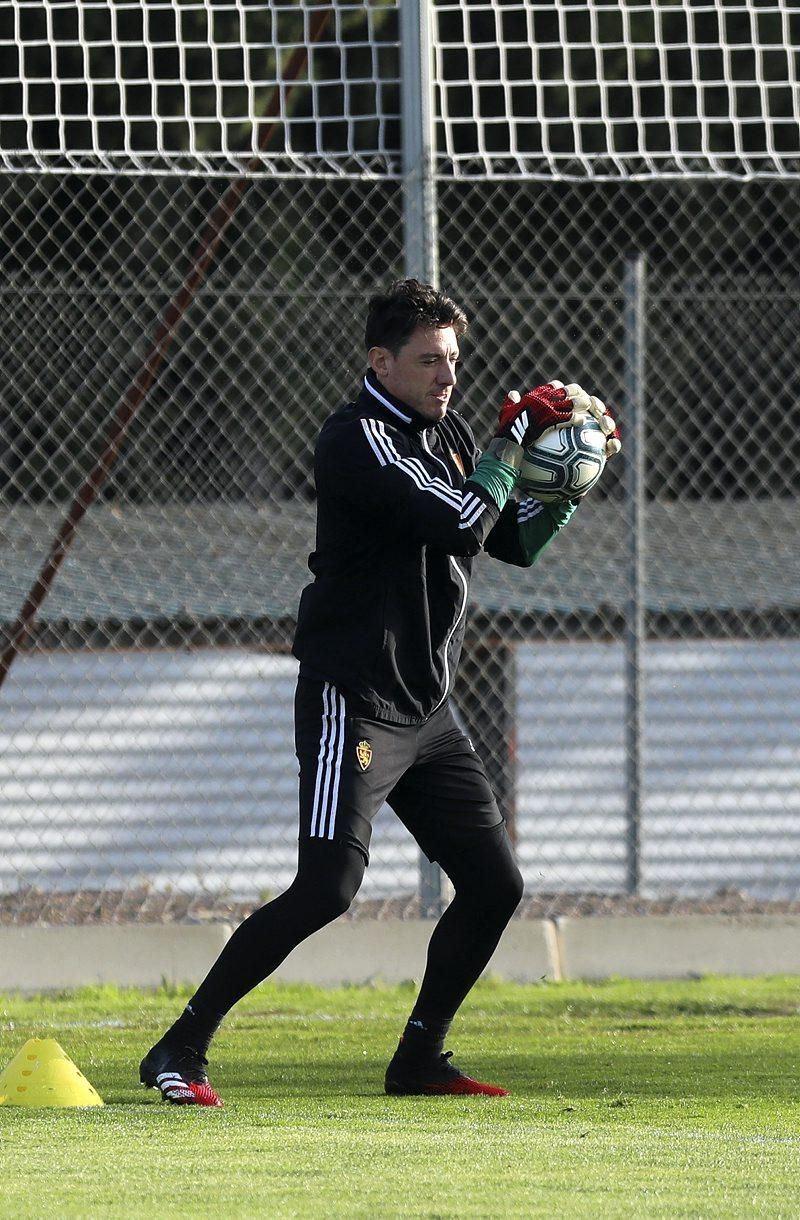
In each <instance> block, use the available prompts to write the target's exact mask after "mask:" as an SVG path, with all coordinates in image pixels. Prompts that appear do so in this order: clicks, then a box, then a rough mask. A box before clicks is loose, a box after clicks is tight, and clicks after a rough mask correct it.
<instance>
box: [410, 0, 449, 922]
mask: <svg viewBox="0 0 800 1220" xmlns="http://www.w3.org/2000/svg"><path fill="white" fill-rule="evenodd" d="M432 16H433V15H432V11H431V4H430V0H403V3H402V4H401V5H400V47H401V68H400V70H401V77H402V79H401V86H400V90H401V99H402V122H403V126H402V141H403V241H404V250H405V274H406V275H407V276H414V277H415V278H416V279H418V280H422V282H423V283H427V284H434V285H436V286H438V282H439V242H438V224H437V217H436V183H435V180H434V174H433V149H434V146H435V139H436V133H435V125H434V105H433V63H432V56H433V39H432V24H431V23H432ZM419 899H420V908H421V914H422V915H423V916H438V915H440V914H441V912H442V908H443V906H444V896H443V877H442V871H441V869H440V868H439V865H438V864H433V863H431V861H430V860H428V858H427V857H426V856H425V855H423V853H422V852H420V854H419Z"/></svg>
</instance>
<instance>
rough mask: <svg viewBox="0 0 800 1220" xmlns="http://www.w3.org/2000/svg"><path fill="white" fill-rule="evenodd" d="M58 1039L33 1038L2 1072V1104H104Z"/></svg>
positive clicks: (0, 1087) (0, 1074) (0, 1086)
mask: <svg viewBox="0 0 800 1220" xmlns="http://www.w3.org/2000/svg"><path fill="white" fill-rule="evenodd" d="M102 1104H103V1099H102V1097H101V1096H100V1094H99V1093H98V1092H97V1090H96V1089H94V1088H93V1087H92V1086H91V1085H90V1084H89V1081H88V1080H87V1079H86V1077H85V1076H84V1075H83V1073H82V1072H79V1071H78V1069H77V1068H76V1066H75V1064H74V1063H73V1062H72V1060H71V1059H70V1057H69V1055H67V1054H65V1053H64V1051H63V1050H62V1049H61V1047H60V1046H59V1045H58V1043H57V1042H56V1041H55V1039H54V1038H30V1039H29V1040H28V1041H27V1042H26V1043H25V1045H24V1046H23V1048H22V1050H20V1051H17V1053H16V1055H15V1056H14V1058H13V1059H12V1060H11V1062H10V1063H9V1064H8V1066H7V1067H6V1069H5V1071H4V1072H0V1106H102Z"/></svg>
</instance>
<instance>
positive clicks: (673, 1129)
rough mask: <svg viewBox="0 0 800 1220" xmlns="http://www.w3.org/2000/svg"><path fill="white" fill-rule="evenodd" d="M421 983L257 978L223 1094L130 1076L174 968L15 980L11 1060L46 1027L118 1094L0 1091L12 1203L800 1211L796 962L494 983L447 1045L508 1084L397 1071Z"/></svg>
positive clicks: (169, 1010)
mask: <svg viewBox="0 0 800 1220" xmlns="http://www.w3.org/2000/svg"><path fill="white" fill-rule="evenodd" d="M187 994H188V993H187ZM412 997H413V990H412V989H411V987H410V986H409V987H393V988H388V987H387V988H385V989H382V988H348V989H344V990H340V991H322V990H318V989H316V988H311V987H290V986H286V985H279V984H272V985H269V984H268V985H265V986H263V987H261V988H260V989H259V990H258V991H256V992H255V993H254V994H253V995H252V996H250V997H248V999H247V1000H245V1001H244V1002H243V1003H242V1004H241V1005H239V1006H238V1008H237V1009H236V1010H235V1011H234V1014H233V1015H232V1016H231V1017H230V1018H229V1019H228V1021H227V1022H226V1024H225V1026H224V1027H223V1030H222V1031H221V1033H220V1035H219V1037H218V1038H217V1040H216V1042H215V1044H214V1047H213V1048H212V1053H213V1060H212V1080H213V1081H214V1083H215V1085H216V1086H217V1088H218V1089H219V1091H220V1092H221V1094H222V1095H223V1097H224V1098H225V1103H226V1104H225V1109H224V1110H199V1109H197V1110H196V1109H181V1108H177V1107H170V1106H167V1105H165V1104H164V1103H162V1102H160V1101H159V1100H158V1098H157V1094H156V1093H154V1092H152V1091H145V1090H143V1089H142V1088H141V1087H139V1086H138V1085H137V1066H138V1062H139V1059H140V1058H141V1056H142V1054H143V1053H144V1051H145V1050H146V1049H147V1048H148V1046H149V1045H150V1043H151V1042H152V1041H153V1040H154V1038H155V1037H156V1036H157V1035H158V1034H159V1033H160V1032H161V1031H162V1029H163V1028H164V1027H165V1026H166V1025H167V1024H168V1023H169V1021H170V1020H171V1019H173V1018H174V1016H175V1015H176V1014H177V1012H178V1011H179V1010H180V1007H181V1004H182V1001H183V1000H184V999H185V998H186V997H185V995H184V993H182V992H175V991H171V992H166V991H163V992H159V993H157V994H155V995H153V994H146V993H143V992H138V991H119V990H116V989H113V988H97V989H92V990H84V991H81V992H77V993H72V994H71V995H64V996H59V997H43V998H38V999H19V998H11V997H7V998H5V999H0V1066H4V1065H5V1064H6V1063H7V1062H8V1060H9V1059H10V1058H11V1057H12V1055H13V1054H15V1053H16V1051H17V1050H18V1049H19V1047H20V1046H21V1045H22V1043H23V1042H24V1041H25V1040H26V1039H27V1038H29V1037H54V1038H56V1039H57V1040H58V1041H59V1042H60V1043H61V1045H62V1046H63V1047H64V1049H65V1050H66V1052H67V1054H69V1055H70V1056H71V1057H72V1058H73V1059H74V1060H75V1062H76V1063H77V1064H78V1066H79V1067H80V1068H81V1070H82V1071H83V1072H84V1073H85V1075H87V1076H88V1077H89V1079H90V1080H91V1081H92V1083H93V1084H94V1085H95V1086H96V1088H98V1089H99V1091H100V1093H101V1094H102V1095H103V1097H104V1098H105V1101H106V1105H105V1107H103V1108H96V1109H86V1110H27V1109H23V1108H16V1107H8V1106H4V1107H0V1215H2V1216H9V1217H15V1218H16V1217H29V1216H30V1217H40V1216H43V1215H47V1214H52V1215H54V1216H55V1215H57V1216H59V1217H60V1216H85V1217H111V1216H120V1217H122V1216H124V1217H138V1216H149V1217H153V1216H155V1217H161V1216H171V1217H172V1216H175V1217H182V1216H187V1217H188V1216H201V1215H202V1216H205V1215H212V1216H217V1217H233V1216H242V1217H244V1216H247V1217H250V1216H262V1217H263V1216H267V1217H273V1216H276V1217H282V1216H314V1217H329V1216H330V1217H339V1216H341V1217H344V1216H347V1217H361V1216H364V1217H366V1216H370V1217H384V1216H387V1217H388V1216H398V1217H400V1216H402V1217H406V1216H426V1217H462V1216H525V1217H530V1216H536V1217H538V1216H542V1217H561V1216H568V1217H570V1218H572V1217H589V1216H592V1217H623V1216H624V1217H632V1216H634V1217H635V1216H643V1217H670V1220H672V1218H674V1217H683V1216H685V1217H690V1216H691V1217H716V1216H730V1217H758V1216H765V1217H796V1216H798V1215H800V1102H799V1101H798V1074H799V1073H800V1069H798V1064H799V1063H800V1016H799V1015H798V1013H799V1012H800V1009H799V1008H798V1000H799V997H800V980H798V979H777V978H776V979H766V980H735V979H710V978H709V979H701V980H697V981H695V982H687V983H661V984H654V983H640V982H636V983H633V982H625V981H615V982H609V983H605V984H599V985H591V986H590V985H587V984H577V983H568V984H542V985H540V986H525V987H522V986H512V985H506V984H502V985H500V984H494V983H492V982H485V983H482V984H480V985H479V986H478V987H477V988H476V989H475V991H474V992H473V993H472V995H471V996H470V997H469V998H468V1000H467V1002H466V1004H465V1006H464V1009H463V1011H462V1014H461V1016H460V1017H459V1019H458V1021H457V1023H456V1027H455V1029H454V1031H453V1036H452V1040H451V1043H450V1045H452V1046H453V1047H454V1048H455V1050H456V1061H457V1062H458V1063H459V1064H460V1065H461V1066H462V1067H463V1068H464V1069H465V1070H467V1071H469V1072H471V1073H473V1074H475V1075H477V1076H479V1077H480V1078H483V1079H486V1080H491V1081H496V1082H497V1083H500V1084H504V1085H506V1086H507V1087H509V1088H510V1089H512V1090H513V1095H512V1096H511V1097H509V1098H500V1099H492V1098H425V1099H422V1098H387V1097H385V1096H384V1095H383V1092H382V1075H383V1069H384V1067H385V1064H386V1062H387V1060H388V1058H389V1057H390V1055H391V1053H392V1051H393V1049H394V1046H395V1043H396V1039H397V1035H398V1031H399V1030H400V1028H401V1027H402V1024H403V1022H404V1019H405V1017H406V1015H407V1013H408V1010H409V1008H410V1004H411V1001H412Z"/></svg>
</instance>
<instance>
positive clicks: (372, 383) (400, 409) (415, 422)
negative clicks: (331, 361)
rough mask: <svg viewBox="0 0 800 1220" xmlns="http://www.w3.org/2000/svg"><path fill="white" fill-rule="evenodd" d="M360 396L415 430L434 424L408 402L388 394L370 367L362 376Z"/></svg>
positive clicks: (423, 429)
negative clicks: (364, 375)
mask: <svg viewBox="0 0 800 1220" xmlns="http://www.w3.org/2000/svg"><path fill="white" fill-rule="evenodd" d="M360 397H361V398H363V399H365V400H366V401H368V402H369V403H370V405H371V406H373V407H375V406H378V405H380V406H381V407H383V409H384V410H385V411H387V412H388V413H389V415H391V416H392V417H393V418H394V419H395V420H397V421H399V422H400V423H403V424H405V425H406V426H407V427H409V428H411V429H413V431H415V432H424V431H425V430H426V429H427V428H432V427H434V426H435V424H434V422H433V421H432V420H430V419H425V416H424V415H420V413H419V411H415V410H414V409H413V407H409V405H408V403H405V402H403V401H402V399H400V398H395V396H394V394H390V393H389V391H388V390H387V389H386V387H385V386H384V385H383V384H382V383H381V382H380V381H379V380H378V378H377V377H376V376H375V374H374V373H373V372H372V370H371V369H370V371H369V372H368V373H367V375H366V377H365V378H364V388H363V390H362V391H361V395H360Z"/></svg>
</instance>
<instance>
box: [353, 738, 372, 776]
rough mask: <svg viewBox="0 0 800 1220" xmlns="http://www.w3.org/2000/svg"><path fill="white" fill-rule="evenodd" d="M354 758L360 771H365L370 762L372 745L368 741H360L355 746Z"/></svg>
mask: <svg viewBox="0 0 800 1220" xmlns="http://www.w3.org/2000/svg"><path fill="white" fill-rule="evenodd" d="M356 758H357V759H358V765H359V767H360V768H361V770H362V771H366V769H367V767H368V766H369V764H370V763H371V762H372V746H371V745H370V744H369V742H368V741H360V742H359V743H358V745H357V746H356Z"/></svg>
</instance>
